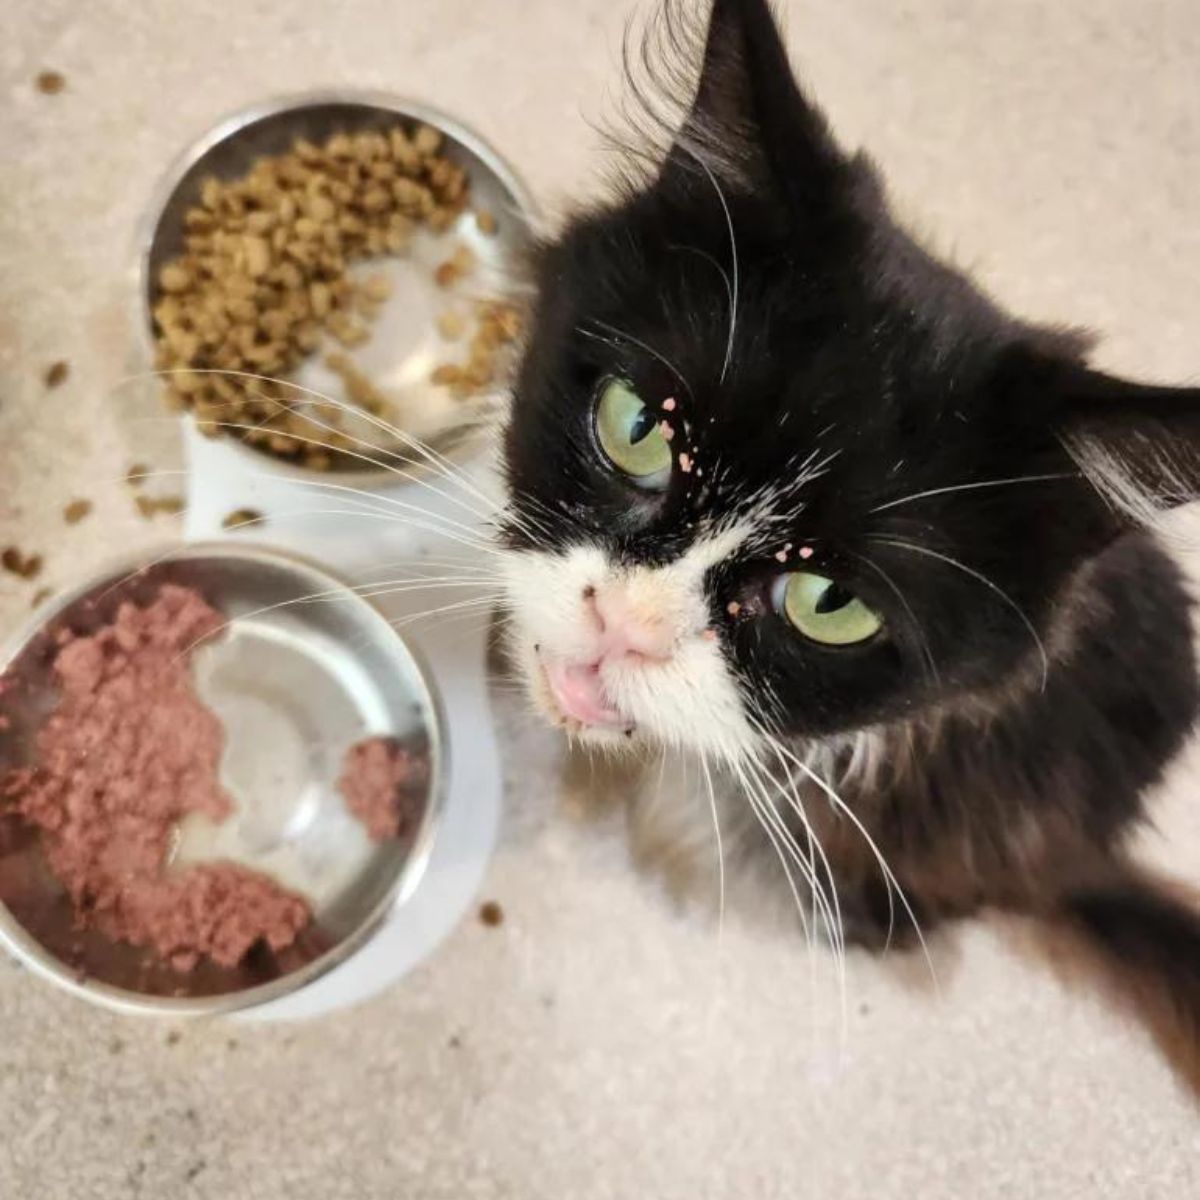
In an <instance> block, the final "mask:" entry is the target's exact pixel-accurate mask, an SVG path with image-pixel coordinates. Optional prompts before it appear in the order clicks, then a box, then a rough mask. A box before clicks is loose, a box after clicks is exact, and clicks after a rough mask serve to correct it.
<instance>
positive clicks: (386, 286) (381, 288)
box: [362, 275, 392, 303]
mask: <svg viewBox="0 0 1200 1200" xmlns="http://www.w3.org/2000/svg"><path fill="white" fill-rule="evenodd" d="M362 290H363V292H364V294H365V295H366V296H367V297H369V298H370V299H371V300H375V301H378V302H379V303H382V302H383V301H384V300H386V299H388V297H389V296H391V294H392V284H391V280H389V279H388V277H387V276H386V275H371V276H369V277H368V278H367V279H365V280H363V283H362Z"/></svg>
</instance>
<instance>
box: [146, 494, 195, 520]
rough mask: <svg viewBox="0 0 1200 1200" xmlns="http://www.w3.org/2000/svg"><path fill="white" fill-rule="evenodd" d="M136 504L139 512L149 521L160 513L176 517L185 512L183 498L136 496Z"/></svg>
mask: <svg viewBox="0 0 1200 1200" xmlns="http://www.w3.org/2000/svg"><path fill="white" fill-rule="evenodd" d="M134 503H135V504H136V505H137V509H138V512H139V513H141V514H142V516H143V517H145V518H146V519H147V520H149V519H150V518H151V517H154V516H157V515H158V514H159V513H165V514H167V515H168V516H175V515H176V514H177V513H181V512H183V497H182V496H135V497H134Z"/></svg>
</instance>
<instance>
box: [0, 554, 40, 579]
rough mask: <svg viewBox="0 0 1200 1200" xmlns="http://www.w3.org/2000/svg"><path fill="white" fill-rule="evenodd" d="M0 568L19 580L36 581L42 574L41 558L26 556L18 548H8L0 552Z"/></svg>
mask: <svg viewBox="0 0 1200 1200" xmlns="http://www.w3.org/2000/svg"><path fill="white" fill-rule="evenodd" d="M0 566H2V567H3V568H4V569H5V570H6V571H7V572H8V573H9V574H10V575H16V576H18V577H19V578H21V579H36V578H37V577H38V576H39V575H40V574H41V573H42V556H41V555H40V554H27V553H26V552H25V551H24V550H22V549H21V548H20V547H19V546H8V547H6V548H5V549H4V551H3V552H0Z"/></svg>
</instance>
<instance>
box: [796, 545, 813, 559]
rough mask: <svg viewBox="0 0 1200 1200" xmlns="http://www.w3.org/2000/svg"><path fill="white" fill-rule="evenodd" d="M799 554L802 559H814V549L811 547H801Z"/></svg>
mask: <svg viewBox="0 0 1200 1200" xmlns="http://www.w3.org/2000/svg"><path fill="white" fill-rule="evenodd" d="M797 553H798V554H799V555H800V557H801V558H812V556H813V548H812V547H811V546H801V547H800V549H799V550H798V551H797Z"/></svg>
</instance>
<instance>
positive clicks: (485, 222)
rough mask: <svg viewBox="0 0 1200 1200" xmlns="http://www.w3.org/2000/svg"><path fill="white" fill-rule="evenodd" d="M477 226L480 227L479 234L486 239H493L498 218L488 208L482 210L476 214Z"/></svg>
mask: <svg viewBox="0 0 1200 1200" xmlns="http://www.w3.org/2000/svg"><path fill="white" fill-rule="evenodd" d="M475 224H476V225H478V226H479V232H480V233H482V234H484V235H485V236H486V237H493V236H494V235H495V233H496V229H497V225H496V218H495V217H494V216H493V215H492V214H491V213H490V212H489V211H488V210H487V209H486V208H481V209H480V210H479V211H478V212H477V213H476V214H475Z"/></svg>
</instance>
